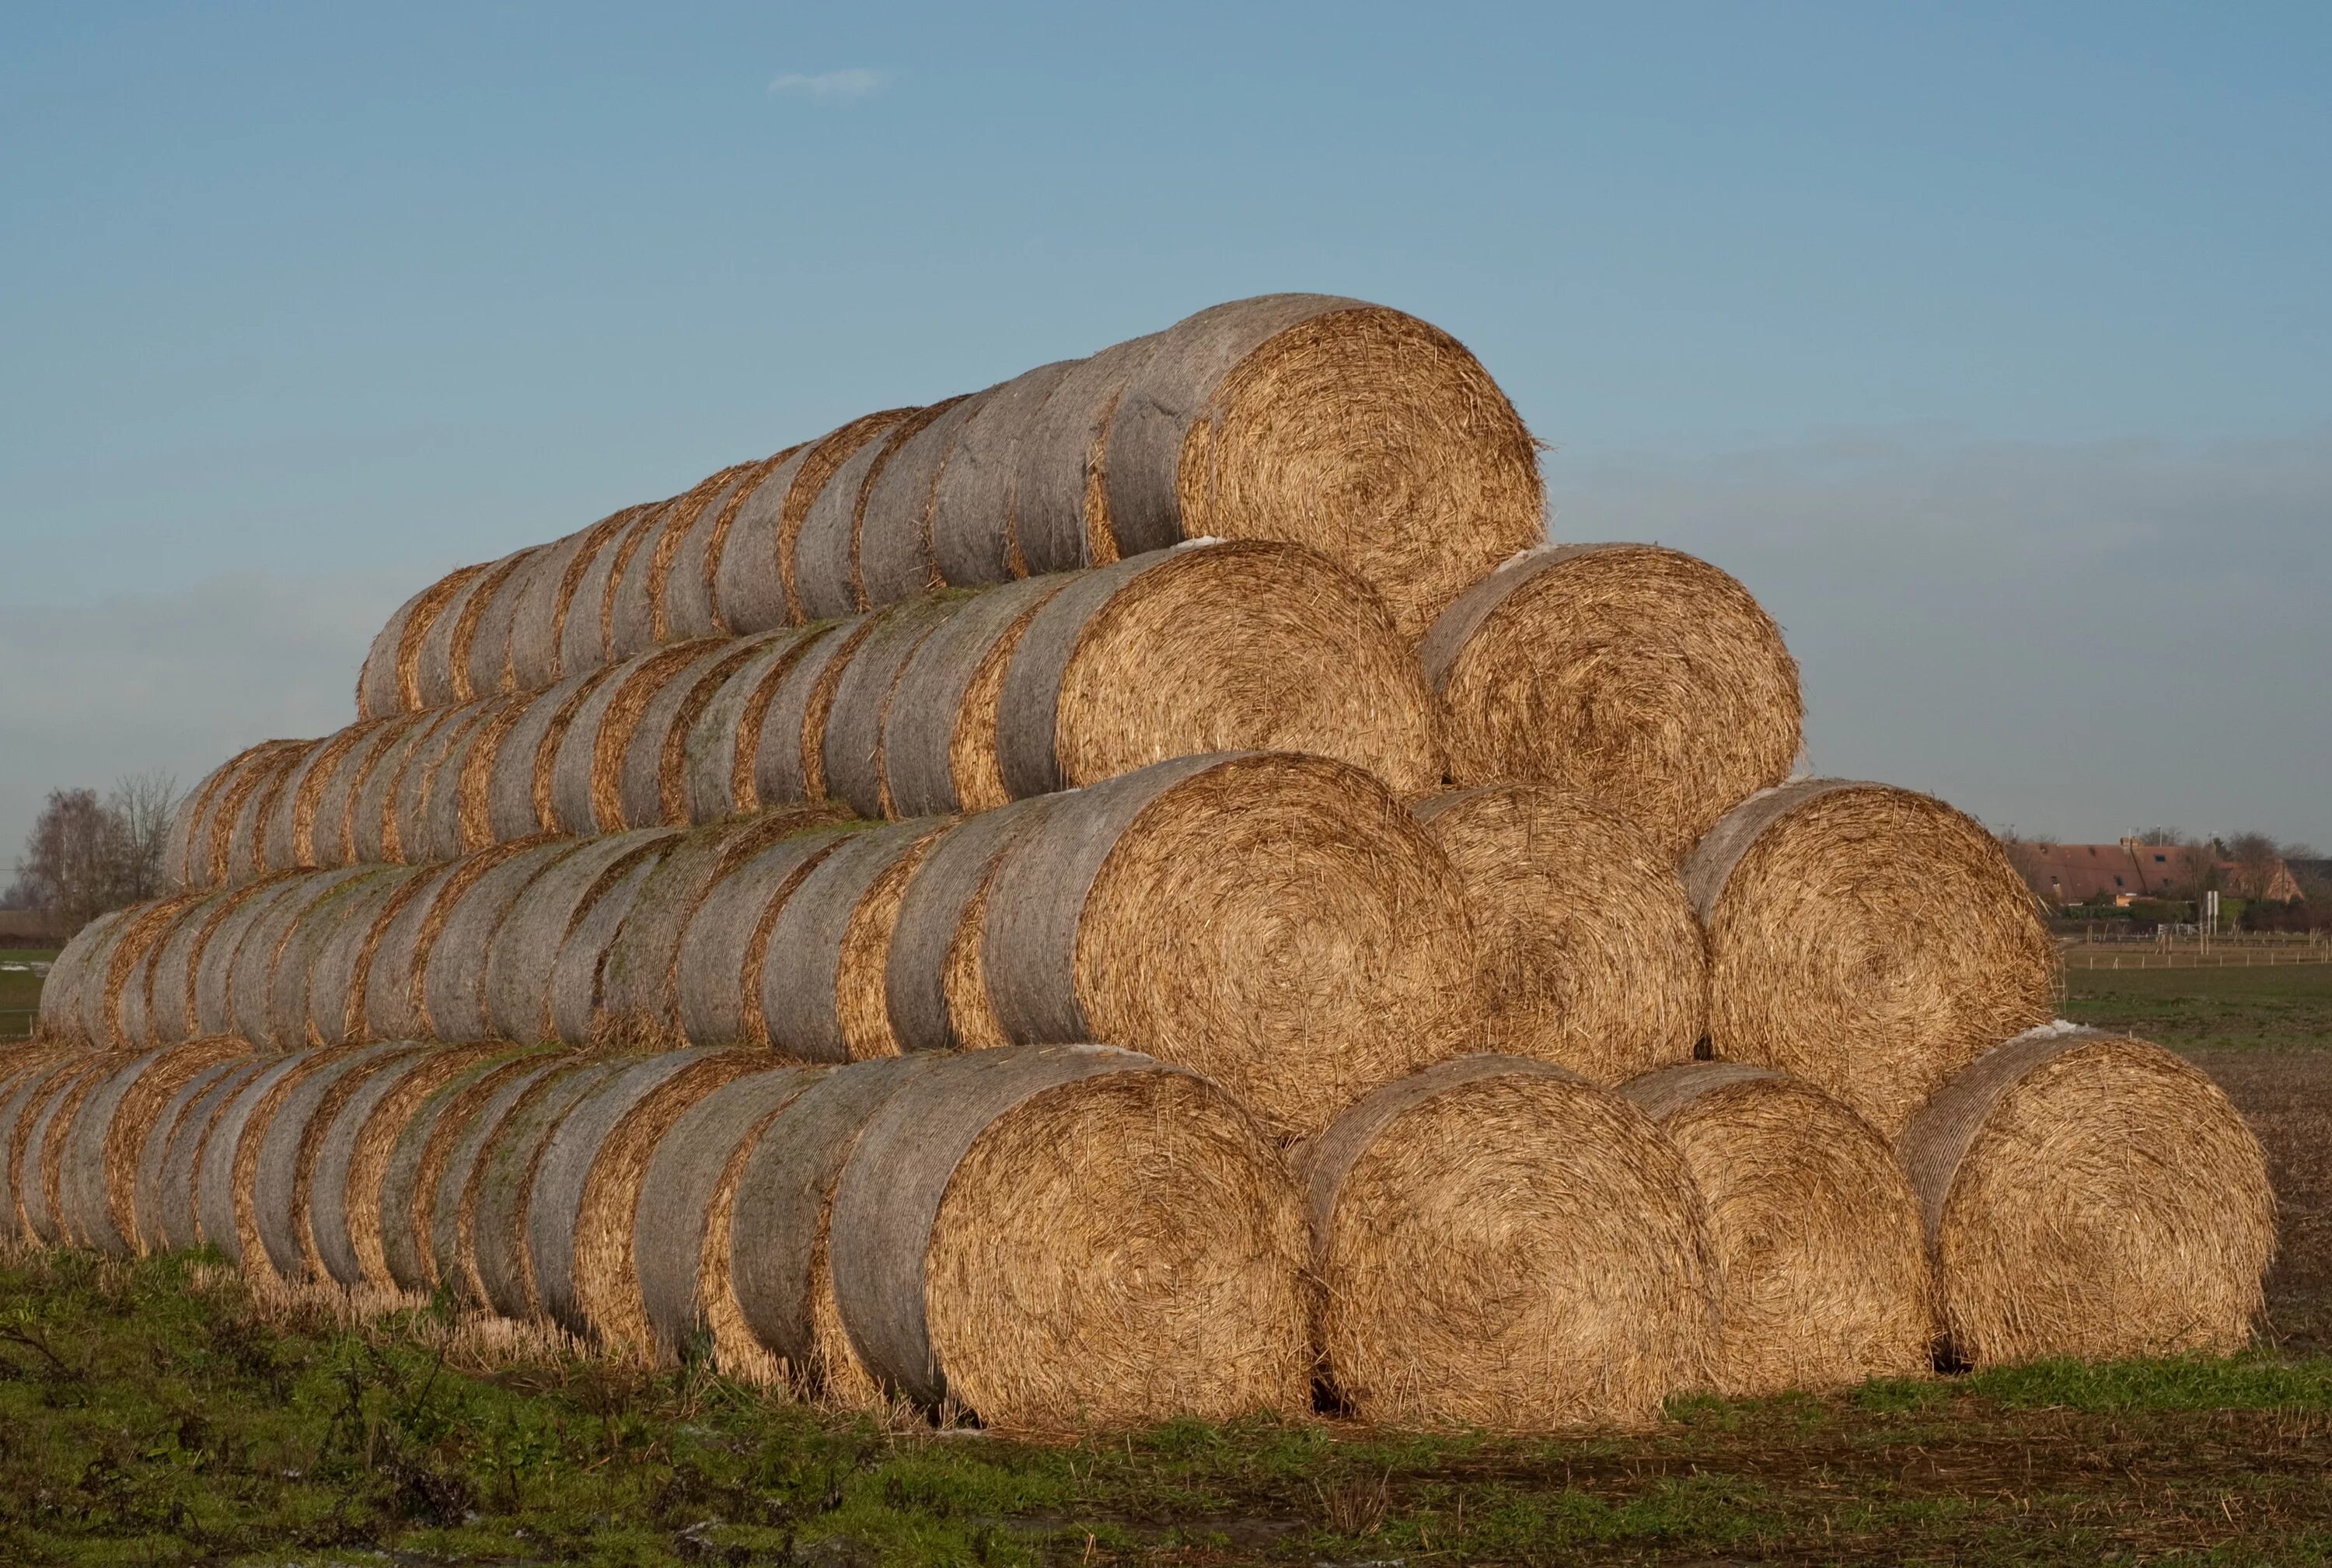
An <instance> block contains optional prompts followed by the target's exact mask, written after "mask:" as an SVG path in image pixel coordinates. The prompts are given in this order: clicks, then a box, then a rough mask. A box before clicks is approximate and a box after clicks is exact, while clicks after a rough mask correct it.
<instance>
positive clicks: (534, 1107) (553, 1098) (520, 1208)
mask: <svg viewBox="0 0 2332 1568" xmlns="http://www.w3.org/2000/svg"><path fill="white" fill-rule="evenodd" d="M634 1066H636V1063H633V1062H629V1061H594V1062H582V1061H574V1062H572V1063H571V1065H569V1066H564V1067H562V1068H560V1069H559V1070H558V1071H556V1072H554V1073H552V1074H550V1075H548V1076H545V1077H544V1078H543V1079H542V1080H541V1081H540V1083H538V1084H537V1085H535V1087H534V1088H533V1089H532V1090H530V1092H528V1093H527V1094H525V1095H521V1097H520V1098H519V1099H518V1100H517V1101H516V1102H515V1103H514V1104H512V1105H511V1110H510V1114H508V1115H506V1116H504V1117H503V1118H502V1121H501V1123H499V1124H498V1125H495V1126H492V1127H491V1128H489V1127H486V1126H485V1125H484V1123H483V1122H482V1123H479V1124H478V1127H477V1129H476V1132H477V1137H476V1150H475V1154H474V1157H473V1161H472V1162H469V1163H466V1164H462V1163H456V1164H449V1165H448V1166H447V1167H446V1171H445V1179H444V1182H443V1183H441V1186H440V1189H439V1190H440V1193H441V1198H440V1207H439V1209H438V1220H439V1223H440V1226H441V1229H440V1231H439V1238H440V1239H439V1241H438V1248H439V1250H438V1264H437V1276H438V1278H439V1279H440V1280H442V1281H445V1282H448V1283H450V1284H451V1285H452V1286H453V1287H454V1295H455V1296H456V1297H457V1298H460V1299H464V1300H466V1301H468V1302H470V1303H472V1304H473V1305H480V1306H484V1307H487V1308H490V1309H492V1311H495V1312H498V1313H500V1314H502V1315H503V1316H504V1317H508V1318H512V1319H517V1320H520V1321H524V1320H527V1319H530V1318H540V1316H541V1315H542V1304H541V1301H540V1299H539V1297H538V1296H537V1293H536V1289H535V1282H534V1272H533V1258H532V1257H531V1255H530V1253H529V1251H528V1249H527V1239H528V1231H529V1229H530V1216H531V1215H532V1213H533V1207H534V1201H535V1198H536V1195H537V1194H536V1184H537V1177H538V1175H539V1173H540V1171H541V1170H542V1166H543V1162H544V1160H545V1159H546V1157H547V1156H548V1155H549V1154H550V1149H551V1146H552V1144H553V1143H554V1142H555V1141H556V1140H557V1138H558V1135H559V1129H560V1128H562V1127H564V1126H565V1125H566V1124H567V1123H568V1122H569V1119H570V1118H572V1117H573V1116H574V1115H575V1114H577V1112H578V1111H579V1110H581V1109H582V1108H583V1107H584V1106H586V1105H588V1104H590V1103H591V1102H592V1100H593V1099H595V1098H596V1097H597V1096H598V1095H601V1094H603V1093H605V1092H607V1090H608V1089H609V1088H611V1087H612V1086H613V1085H616V1083H618V1082H620V1081H621V1080H622V1079H623V1077H624V1076H625V1075H626V1073H627V1072H628V1071H630V1070H631V1069H632V1068H633V1067H634ZM457 1158H458V1157H457ZM464 1171H466V1175H465V1176H464V1175H462V1174H461V1173H462V1172H464ZM457 1179H458V1180H459V1181H460V1185H459V1186H458V1187H456V1186H455V1185H454V1183H455V1181H456V1180H457ZM455 1194H458V1196H457V1197H456V1198H455V1204H456V1206H455V1209H454V1216H453V1219H454V1225H453V1231H452V1248H451V1250H450V1251H449V1250H447V1246H446V1241H445V1240H444V1230H443V1229H442V1225H443V1219H444V1201H445V1200H446V1197H447V1196H452V1195H455Z"/></svg>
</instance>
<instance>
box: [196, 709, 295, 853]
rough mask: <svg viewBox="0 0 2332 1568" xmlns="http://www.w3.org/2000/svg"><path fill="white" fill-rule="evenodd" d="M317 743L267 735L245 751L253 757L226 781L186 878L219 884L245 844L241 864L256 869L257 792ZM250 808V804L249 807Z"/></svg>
mask: <svg viewBox="0 0 2332 1568" xmlns="http://www.w3.org/2000/svg"><path fill="white" fill-rule="evenodd" d="M312 744H314V742H312V741H267V742H266V743H265V744H264V745H262V746H258V747H254V748H253V750H252V751H250V752H248V753H246V754H245V755H246V757H247V758H248V759H249V760H246V761H244V763H243V764H242V766H240V767H239V768H237V769H236V770H235V772H234V777H233V778H231V779H228V780H227V781H226V783H225V786H223V787H222V788H221V789H220V790H219V792H218V795H217V797H216V798H215V799H214V800H213V802H212V807H211V815H210V819H209V822H208V823H207V824H206V826H205V832H206V836H207V837H208V840H209V842H208V845H207V846H204V845H202V844H199V843H198V844H197V845H196V848H195V857H194V861H193V865H192V874H191V875H189V877H188V878H187V880H188V883H189V884H190V885H192V886H196V887H216V886H218V885H219V884H221V883H224V882H227V881H229V880H239V879H231V878H230V877H229V875H228V870H229V867H230V866H234V865H235V864H236V860H237V847H238V846H241V855H240V859H241V862H242V865H241V867H240V868H241V869H242V871H243V874H244V876H246V877H247V876H249V875H251V874H252V872H253V870H255V869H256V857H255V855H254V854H253V843H254V838H255V836H256V834H257V832H258V828H259V819H258V802H257V801H256V800H254V799H253V797H254V796H263V792H264V791H266V790H267V789H270V788H272V786H274V785H275V784H276V783H278V782H279V781H280V780H281V779H282V775H283V774H284V773H285V772H286V771H288V770H290V769H291V768H292V766H293V765H294V764H295V763H297V762H298V761H299V760H300V759H301V756H303V755H304V754H305V753H306V751H307V750H308V748H309V747H310V746H311V745H312ZM245 808H249V809H248V810H246V809H245Z"/></svg>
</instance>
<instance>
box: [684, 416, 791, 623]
mask: <svg viewBox="0 0 2332 1568" xmlns="http://www.w3.org/2000/svg"><path fill="white" fill-rule="evenodd" d="M817 445H818V444H817V442H815V441H812V442H805V443H804V444H803V445H799V446H797V447H794V448H792V449H791V450H790V451H788V452H786V453H784V454H780V456H779V460H778V462H777V464H776V465H775V466H773V467H772V468H770V470H769V473H766V474H764V475H763V476H762V478H761V482H760V483H759V484H757V485H755V486H754V487H753V488H752V491H751V492H750V493H749V494H748V495H746V497H745V498H744V500H743V501H742V502H740V503H739V505H738V508H737V515H736V517H735V518H734V519H733V520H731V524H730V529H729V532H728V535H727V537H726V538H724V539H722V540H721V541H720V543H719V544H718V545H717V546H708V550H709V551H710V553H709V555H708V559H710V560H711V562H712V606H713V610H714V612H715V613H716V614H718V615H719V616H720V617H721V620H722V625H724V626H727V627H728V628H729V629H730V630H731V631H732V632H738V633H742V634H745V635H748V636H750V635H751V634H754V633H757V632H767V631H773V630H775V629H776V628H778V627H779V626H787V625H789V624H790V623H791V620H792V617H790V616H788V614H787V613H786V589H785V584H784V582H783V581H782V580H780V578H779V576H778V526H779V517H780V516H781V515H782V514H783V513H784V512H785V509H786V502H787V498H788V496H790V495H791V494H792V493H793V487H794V480H795V478H796V477H797V476H798V474H799V473H801V466H802V464H803V463H804V462H806V461H808V457H809V455H810V454H811V452H812V451H814V450H815V449H816V448H817Z"/></svg>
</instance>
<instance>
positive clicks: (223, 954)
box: [184, 873, 308, 1039]
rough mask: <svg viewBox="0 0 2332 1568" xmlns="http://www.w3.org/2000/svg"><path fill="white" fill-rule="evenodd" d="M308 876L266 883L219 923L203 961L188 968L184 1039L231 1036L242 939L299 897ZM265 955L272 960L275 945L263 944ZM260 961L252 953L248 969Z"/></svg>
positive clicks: (205, 949) (204, 949) (204, 952)
mask: <svg viewBox="0 0 2332 1568" xmlns="http://www.w3.org/2000/svg"><path fill="white" fill-rule="evenodd" d="M307 880H308V879H307V876H306V875H303V874H299V873H294V874H292V875H288V876H286V877H284V878H282V880H281V881H278V882H272V883H270V884H267V885H266V886H265V887H263V888H262V889H261V890H260V893H259V894H258V896H257V897H255V898H252V899H248V900H246V901H244V902H243V903H241V904H237V905H236V906H235V908H234V911H233V912H232V913H229V914H228V915H227V916H226V918H225V919H224V920H222V921H220V922H219V923H218V926H217V929H216V930H215V932H213V933H212V936H211V940H210V941H209V942H207V943H206V944H205V946H204V948H203V953H202V961H201V963H200V964H199V965H197V966H195V967H194V968H192V969H190V970H189V971H188V973H189V974H190V976H191V977H192V980H193V982H194V985H193V992H194V1007H193V1009H192V1017H191V1023H190V1027H189V1028H188V1029H187V1031H186V1035H185V1036H184V1037H185V1038H188V1039H191V1038H194V1037H196V1036H200V1035H232V1034H234V1033H236V1032H237V1031H236V1028H235V1022H234V967H235V964H236V962H237V961H238V960H239V959H240V958H241V955H242V951H243V944H244V940H245V939H246V938H247V937H248V936H249V935H250V934H251V932H252V929H253V926H254V925H255V924H256V923H258V922H259V921H261V920H262V919H263V918H264V917H265V916H266V915H268V914H269V913H272V911H273V910H274V908H275V906H276V905H277V904H281V903H282V902H284V901H285V900H287V899H295V898H299V897H301V896H302V895H303V894H304V891H305V890H306V887H307ZM266 956H267V958H268V959H269V960H270V961H272V959H273V957H274V945H273V943H272V942H269V943H268V944H267V945H266ZM259 962H260V960H259V953H258V951H257V950H254V951H253V957H252V959H251V960H250V968H251V969H253V970H255V969H257V968H258V965H259ZM255 983H257V982H255Z"/></svg>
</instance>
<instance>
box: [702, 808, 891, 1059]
mask: <svg viewBox="0 0 2332 1568" xmlns="http://www.w3.org/2000/svg"><path fill="white" fill-rule="evenodd" d="M850 837H851V834H850V832H849V831H848V830H847V829H840V828H836V829H817V828H813V829H811V830H809V831H808V832H806V833H800V834H797V835H795V836H793V837H788V838H781V839H779V841H778V842H776V843H775V844H772V845H769V846H768V847H767V848H764V849H761V850H760V851H759V852H757V853H755V854H754V855H752V856H750V857H749V858H746V859H744V860H741V861H739V862H737V863H736V864H735V865H733V866H732V867H731V869H730V870H728V871H727V872H726V873H724V874H723V875H721V876H720V877H719V878H718V879H717V880H715V881H714V883H713V884H712V890H711V891H710V892H708V893H707V894H705V895H704V896H703V898H702V900H700V901H699V903H698V904H697V909H696V913H694V914H693V915H691V916H690V917H689V920H688V923H687V925H686V926H685V927H684V928H683V934H682V937H681V942H680V961H679V966H678V968H677V970H675V971H674V995H675V997H676V999H677V1000H678V1003H679V1015H678V1016H679V1021H680V1029H681V1033H682V1035H683V1037H685V1038H686V1039H687V1041H688V1043H689V1044H690V1045H693V1046H738V1045H748V1046H760V1047H767V1046H768V1045H769V1022H768V1019H767V1018H766V1017H765V1016H764V1015H763V1013H762V1010H761V967H762V964H763V962H764V961H765V960H766V959H767V956H768V952H769V932H770V930H771V929H772V928H773V927H774V926H775V925H776V924H777V921H778V916H779V914H780V913H783V912H784V910H785V907H786V904H787V903H788V901H789V900H790V899H791V898H792V896H793V894H794V892H795V890H796V889H797V888H798V887H799V886H800V884H801V882H802V879H803V878H804V877H806V876H808V875H809V874H810V872H811V871H812V870H814V869H815V868H816V867H817V864H818V863H819V861H821V860H822V859H824V858H825V857H826V856H828V855H830V854H832V853H833V852H834V851H835V850H836V848H838V847H839V846H842V845H844V844H846V843H848V842H849V840H850Z"/></svg>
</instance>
